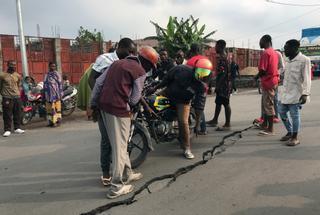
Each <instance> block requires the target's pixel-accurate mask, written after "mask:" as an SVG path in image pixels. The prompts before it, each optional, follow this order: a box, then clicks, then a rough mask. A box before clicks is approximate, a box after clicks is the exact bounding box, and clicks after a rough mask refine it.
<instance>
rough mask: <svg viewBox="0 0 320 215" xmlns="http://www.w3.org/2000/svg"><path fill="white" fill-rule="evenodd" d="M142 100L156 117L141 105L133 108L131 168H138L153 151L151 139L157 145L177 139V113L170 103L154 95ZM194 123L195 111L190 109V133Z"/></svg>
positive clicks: (130, 137)
mask: <svg viewBox="0 0 320 215" xmlns="http://www.w3.org/2000/svg"><path fill="white" fill-rule="evenodd" d="M146 88H148V87H146ZM145 91H146V90H145ZM143 98H144V100H145V101H146V105H148V106H149V107H150V108H151V109H152V110H153V111H154V112H155V113H156V116H155V115H153V114H150V113H149V112H148V110H147V108H146V107H144V108H143V107H142V104H141V103H140V104H139V105H138V106H137V107H136V108H135V111H134V115H133V118H132V123H131V130H130V136H129V143H128V153H129V157H130V161H131V166H132V168H136V167H138V166H140V165H141V164H142V163H143V162H144V161H145V159H146V157H147V154H148V152H150V151H153V146H152V141H151V139H154V140H155V142H156V143H157V144H158V143H161V142H171V141H173V140H174V139H177V138H178V137H179V131H178V122H177V112H176V108H175V107H174V106H173V105H172V103H171V101H170V100H169V99H168V98H167V97H165V96H161V95H156V94H152V95H149V96H146V95H144V96H143ZM195 122H196V120H195V111H194V109H193V108H191V111H190V115H189V129H190V133H192V131H193V129H194V128H195Z"/></svg>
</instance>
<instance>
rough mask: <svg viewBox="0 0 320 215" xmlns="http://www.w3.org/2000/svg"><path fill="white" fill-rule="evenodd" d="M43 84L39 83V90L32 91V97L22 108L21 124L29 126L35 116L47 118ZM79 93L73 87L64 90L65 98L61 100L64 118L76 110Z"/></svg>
mask: <svg viewBox="0 0 320 215" xmlns="http://www.w3.org/2000/svg"><path fill="white" fill-rule="evenodd" d="M41 86H43V84H42V85H41V83H39V84H38V85H37V88H36V89H34V90H32V91H31V96H30V97H29V98H28V99H27V101H25V102H24V104H23V108H22V117H21V124H22V125H26V124H28V123H29V122H30V121H31V120H32V118H33V117H34V116H36V115H37V114H39V117H43V118H45V117H46V107H45V100H44V96H43V92H42V91H43V88H41ZM77 94H78V91H77V89H76V88H75V87H73V86H68V87H66V88H64V89H63V97H62V100H61V114H62V116H69V115H71V114H72V113H73V111H74V110H75V109H76V105H77Z"/></svg>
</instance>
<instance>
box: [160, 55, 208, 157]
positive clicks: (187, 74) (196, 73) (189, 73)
mask: <svg viewBox="0 0 320 215" xmlns="http://www.w3.org/2000/svg"><path fill="white" fill-rule="evenodd" d="M211 70H212V63H211V62H210V60H208V59H206V58H203V59H198V60H197V61H196V62H195V63H194V67H192V66H189V65H178V66H176V67H174V68H173V69H171V70H170V71H169V73H168V75H167V77H166V78H165V79H164V80H163V81H162V82H161V83H160V84H159V85H158V86H157V87H156V88H163V87H166V89H165V90H164V93H165V94H166V95H167V96H168V97H169V98H170V100H171V101H172V103H173V104H174V105H175V106H176V109H177V114H178V124H179V140H180V143H181V147H182V148H183V150H184V151H183V152H184V156H185V157H186V158H187V159H193V158H194V155H193V154H192V152H191V143H190V131H189V120H188V119H189V115H190V108H191V101H192V100H193V103H194V105H193V107H194V108H195V110H196V129H197V131H198V127H199V121H200V116H201V114H202V112H203V109H204V106H205V100H206V96H205V91H206V90H205V84H204V82H205V81H206V79H208V78H209V76H210V74H211Z"/></svg>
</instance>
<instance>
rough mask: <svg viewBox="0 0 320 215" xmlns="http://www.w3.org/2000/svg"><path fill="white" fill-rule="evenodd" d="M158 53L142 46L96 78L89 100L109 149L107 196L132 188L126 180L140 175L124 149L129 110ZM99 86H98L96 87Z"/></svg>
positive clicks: (127, 131)
mask: <svg viewBox="0 0 320 215" xmlns="http://www.w3.org/2000/svg"><path fill="white" fill-rule="evenodd" d="M158 57H159V56H158V53H157V52H156V51H155V50H154V49H153V48H152V47H149V46H145V47H142V48H141V49H140V50H139V54H138V56H129V57H127V58H125V59H122V60H119V61H116V62H114V63H113V64H112V65H111V66H110V67H109V69H108V70H106V71H105V72H104V73H103V74H102V75H101V76H100V77H99V78H98V79H97V81H96V84H95V86H94V89H93V92H94V93H95V94H94V95H93V97H92V102H96V104H97V105H98V108H99V109H100V110H101V117H102V119H103V122H104V124H105V125H106V129H107V134H108V136H109V140H110V144H111V149H112V153H111V155H112V165H113V171H112V179H111V186H110V187H109V189H108V192H107V197H108V198H116V197H119V196H121V195H124V194H127V193H129V192H131V191H132V190H133V186H132V185H130V184H128V183H129V182H132V181H136V180H139V179H141V178H142V174H141V173H134V172H133V171H132V169H131V164H130V159H129V155H128V152H127V146H128V138H129V131H130V124H131V118H130V117H131V109H130V107H131V106H133V105H136V104H137V103H138V102H139V100H140V98H141V92H142V89H143V86H144V81H145V78H146V72H147V71H150V70H152V69H155V67H156V64H157V62H158ZM98 88H99V89H98Z"/></svg>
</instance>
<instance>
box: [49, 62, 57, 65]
mask: <svg viewBox="0 0 320 215" xmlns="http://www.w3.org/2000/svg"><path fill="white" fill-rule="evenodd" d="M52 64H55V65H57V64H56V62H53V61H50V62H49V66H51V65H52Z"/></svg>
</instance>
